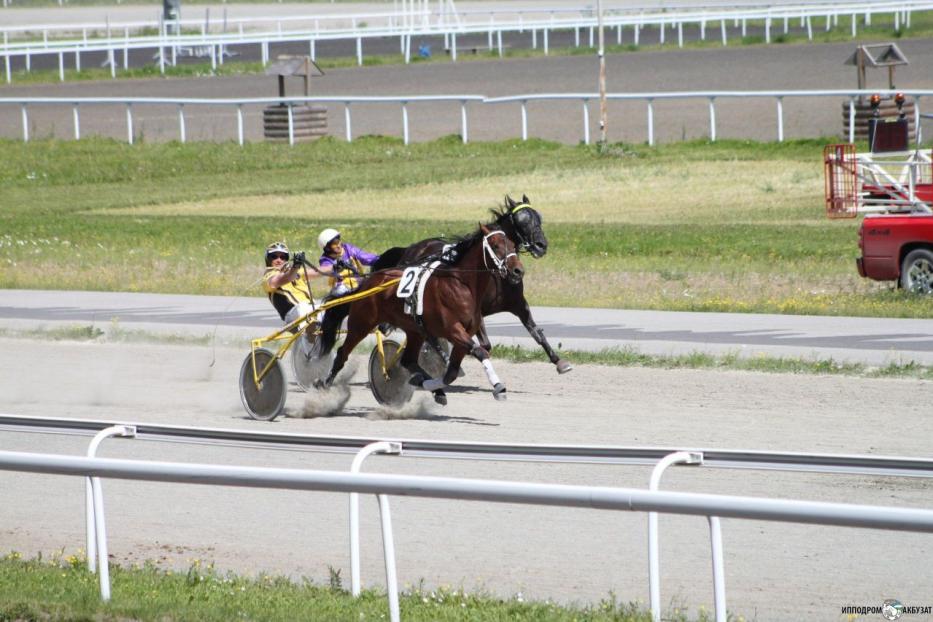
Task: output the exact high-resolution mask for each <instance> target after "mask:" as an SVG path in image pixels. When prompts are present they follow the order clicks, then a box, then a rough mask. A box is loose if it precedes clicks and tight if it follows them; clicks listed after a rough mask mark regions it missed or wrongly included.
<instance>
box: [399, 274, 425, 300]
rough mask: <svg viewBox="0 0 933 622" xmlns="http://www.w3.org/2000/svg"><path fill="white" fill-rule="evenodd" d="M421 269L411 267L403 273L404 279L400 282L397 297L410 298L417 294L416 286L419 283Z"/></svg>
mask: <svg viewBox="0 0 933 622" xmlns="http://www.w3.org/2000/svg"><path fill="white" fill-rule="evenodd" d="M420 271H421V268H419V267H418V266H409V267H407V268H405V272H403V273H402V279H401V281H399V285H398V289H397V290H396V292H395V295H396V296H398V297H399V298H408V297H409V296H411V295H412V294H414V293H415V285H416V284H417V282H418V273H419V272H420Z"/></svg>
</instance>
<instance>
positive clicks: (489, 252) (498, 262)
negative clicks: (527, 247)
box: [483, 230, 518, 277]
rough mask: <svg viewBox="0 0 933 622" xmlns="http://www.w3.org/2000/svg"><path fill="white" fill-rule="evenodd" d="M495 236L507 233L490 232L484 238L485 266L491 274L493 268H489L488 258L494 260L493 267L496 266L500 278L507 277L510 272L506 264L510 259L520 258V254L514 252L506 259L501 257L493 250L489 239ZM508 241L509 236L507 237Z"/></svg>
mask: <svg viewBox="0 0 933 622" xmlns="http://www.w3.org/2000/svg"><path fill="white" fill-rule="evenodd" d="M494 235H505V231H499V230H496V231H490V232H489V233H487V234H486V235H484V236H483V265H484V266H486V269H487V270H489V271H490V272H493V268H490V267H489V263H488V261H487V260H486V258H487V257H491V258H492V262H493V265H494V266H495V272H498V274H499V276H500V277H505V273H506V272H507V271H508V268H506V265H505V263H506V262H507V261H508V260H509V257H518V253H516V252H515V251H512V252H511V253H508V254H507V255H506V256H505V257H501V258H500V257H499V256H498V255H497V254H496V252H495V251H494V250H493V248H492V246H491V245H490V244H489V238H491V237H492V236H494ZM506 239H508V236H506Z"/></svg>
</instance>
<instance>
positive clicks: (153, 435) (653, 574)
mask: <svg viewBox="0 0 933 622" xmlns="http://www.w3.org/2000/svg"><path fill="white" fill-rule="evenodd" d="M0 426H2V428H3V429H10V430H36V431H42V432H58V433H70V434H92V433H93V434H94V437H93V439H92V440H91V442H90V444H89V447H88V451H87V457H88V458H94V457H95V454H96V451H97V449H98V447H99V446H100V444H101V442H103V440H104V439H106V438H110V437H123V438H138V439H141V440H149V441H159V442H172V441H175V442H185V443H189V442H197V443H202V444H222V445H227V446H234V447H257V446H264V447H266V448H268V449H289V450H294V449H298V448H301V449H305V450H308V451H328V452H334V451H336V452H355V457H354V459H353V462H352V464H351V466H350V473H351V474H355V473H359V471H360V469H361V467H362V464H363V461H364V460H365V459H366V458H367V457H368V456H370V455H372V454H383V455H394V456H400V455H403V449H404V455H406V456H409V457H417V458H429V459H430V458H439V459H450V458H459V459H471V460H509V461H516V460H519V461H534V462H541V461H555V462H567V463H601V464H616V465H618V464H628V465H635V464H637V465H654V469H653V471H652V473H651V478H650V482H649V484H648V489H649V491H657V490H658V487H659V485H660V479H661V476H662V474H663V473H664V471H665V470H666V469H667V468H668V467H670V466H673V465H693V466H704V467H712V468H739V469H754V470H762V469H764V470H780V471H809V472H819V473H827V474H862V475H869V474H870V475H883V476H906V477H921V478H930V477H933V460H930V459H923V458H899V457H891V456H855V455H837V454H802V453H786V452H785V453H781V452H760V451H747V450H723V449H705V450H704V449H691V450H675V449H671V448H650V447H649V448H634V447H608V446H553V445H506V444H490V443H467V442H458V441H431V440H409V439H394V440H381V441H375V440H373V439H365V438H359V437H334V436H309V435H297V434H277V433H263V432H252V431H250V432H247V431H240V430H225V429H213V428H191V427H181V426H165V425H158V424H133V425H128V424H115V425H110V424H108V422H103V421H91V420H74V419H60V418H43V417H22V416H16V415H0ZM23 455H24V454H15V456H17V457H20V456H23ZM31 456H36V455H35V454H31ZM39 459H41V457H40V458H39ZM123 462H125V461H123ZM132 464H133V465H135V466H136V467H138V468H139V469H146V468H148V467H146V466H145V465H146V464H155V465H158V464H161V463H141V462H134V463H132ZM173 466H174V467H175V468H176V470H177V469H182V468H183V465H173ZM4 468H9V469H12V468H13V467H9V466H4V465H3V463H2V456H0V470H2V469H4ZM23 470H26V469H23ZM30 470H34V471H37V472H51V471H47V470H41V471H40V470H39V469H30ZM247 471H250V470H249V469H247ZM262 471H263V472H265V473H272V472H273V471H272V470H268V469H264V470H262ZM275 471H278V470H275ZM55 472H58V471H55ZM289 473H292V474H293V473H301V472H295V471H289ZM72 474H74V473H72ZM88 475H89V477H88V478H87V484H86V488H87V492H86V526H87V554H88V568H89V570H91V572H95V571H96V570H97V568H98V567H99V569H100V573H99V581H100V590H101V597H102V598H103V599H104V600H108V599H109V598H110V584H109V574H108V573H109V571H108V566H107V561H106V560H107V540H106V528H105V520H104V509H103V491H102V487H101V483H100V476H99V474H91V473H90V472H88ZM134 479H137V478H134ZM138 479H145V478H142V477H139V478H138ZM149 479H153V478H149ZM422 479H423V478H422ZM428 479H429V480H432V481H434V480H437V481H444V482H448V483H451V485H459V483H462V482H463V481H464V480H450V479H445V480H438V479H437V478H428ZM158 481H179V480H170V479H161V480H158ZM184 481H185V482H189V483H190V479H189V478H186V479H184ZM203 483H216V484H224V483H225V482H223V481H220V480H216V481H206V480H205V481H204V482H203ZM227 485H249V484H227ZM533 486H537V487H541V490H542V491H544V490H548V491H550V492H555V487H549V486H547V485H540V484H539V485H533ZM269 487H272V483H271V481H270V482H269ZM314 489H316V490H324V488H314ZM556 489H559V490H560V491H563V492H565V491H567V490H574V491H575V492H579V491H580V489H581V487H567V486H559V487H556ZM590 489H591V488H589V487H587V488H586V490H590ZM600 490H608V489H600ZM359 492H360V491H358V490H355V489H354V490H353V491H351V492H350V495H349V499H350V506H349V527H350V566H351V592H352V594H353V595H354V596H358V595H359V594H360V589H361V588H360V586H361V580H360V570H359V569H360V560H359V556H360V552H359V551H360V547H359ZM386 492H388V491H384V492H377V493H376V495H377V498H378V501H379V509H380V516H381V523H382V534H383V550H384V556H385V562H386V585H387V595H388V599H389V608H390V612H391V614H392V619H393V620H397V619H398V594H397V589H398V585H397V575H396V569H395V546H394V539H393V532H392V523H391V515H390V510H389V501H388V496H387V494H385V493H386ZM403 494H404V493H403ZM555 494H556V493H555ZM701 497H702V495H701ZM451 498H471V499H476V498H482V499H486V500H493V501H495V500H501V501H505V499H493V498H486V497H465V496H461V497H451ZM733 499H741V498H733ZM743 501H744V499H743ZM541 503H542V504H550V505H562V504H563V503H558V502H554V503H546V502H544V501H541ZM786 503H788V502H779V505H782V506H784V507H792V506H793V504H794V503H800V502H790V503H791V505H790V506H787V505H785V504H786ZM819 505H821V506H830V505H832V504H819ZM589 507H596V506H592V505H591V506H589ZM833 507H835V509H836V510H837V512H836V514H834V515H833V517H831V518H827V519H826V520H827V521H829V522H823V524H849V523H839V522H832V521H833V520H838V518H839V517H840V516H841V515H840V514H839V512H838V510H842V512H844V513H846V515H848V513H849V512H850V511H851V512H854V513H856V514H858V513H859V512H861V510H862V509H863V508H864V507H866V506H842V505H839V504H835V505H834V506H833ZM629 509H635V508H629ZM823 509H827V508H826V507H824V508H823ZM647 511H648V553H649V555H648V557H649V572H648V587H649V595H650V605H651V611H652V617H653V619H654V620H660V613H661V606H660V558H659V552H658V515H657V512H658V511H665V510H651V509H648V510H647ZM666 511H672V510H666ZM920 512H927V511H926V510H920ZM687 513H691V512H687ZM725 515H727V514H726V513H718V515H711V514H708V515H707V519H708V522H709V529H710V544H711V555H712V570H713V597H714V611H715V616H716V620H717V621H721V620H722V621H724V620H726V619H727V613H726V589H725V570H724V561H723V554H722V533H721V525H720V521H719V516H725ZM931 516H933V515H931ZM744 517H746V518H752V516H744ZM824 518H825V515H824ZM775 520H782V519H775ZM787 520H792V521H793V522H821V521H819V520H810V521H807V520H804V519H802V518H799V517H798V518H795V519H787ZM859 526H866V525H859ZM902 527H903V526H902ZM879 528H893V527H892V526H891V525H888V526H887V527H879ZM903 528H907V529H909V527H903Z"/></svg>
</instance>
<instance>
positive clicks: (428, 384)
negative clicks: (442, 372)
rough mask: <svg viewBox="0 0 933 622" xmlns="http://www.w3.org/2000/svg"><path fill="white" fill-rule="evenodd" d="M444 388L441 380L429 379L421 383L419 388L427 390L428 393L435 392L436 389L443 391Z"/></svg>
mask: <svg viewBox="0 0 933 622" xmlns="http://www.w3.org/2000/svg"><path fill="white" fill-rule="evenodd" d="M444 386H445V385H444V380H443V379H442V378H431V379H430V380H425V381H424V382H422V383H421V388H422V389H427V390H428V391H437V390H438V389H443V388H444Z"/></svg>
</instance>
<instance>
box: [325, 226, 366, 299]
mask: <svg viewBox="0 0 933 622" xmlns="http://www.w3.org/2000/svg"><path fill="white" fill-rule="evenodd" d="M317 243H318V246H320V247H321V258H320V259H318V263H319V264H320V266H321V271H322V272H324V273H325V274H326V273H328V272H330V273H331V275H332V276H331V277H330V288H331V290H330V296H331V297H337V296H343V295H345V294H348V293H349V292H351V291H353V290H354V289H356V288H357V287H359V286H360V277H362V275H363V266H371V265H373V264H374V263H375V262H376V260H377V259H379V255H375V254H373V253H368V252H366V251H364V250H363V249H361V248H359V247H357V246H354V245H353V244H350V243H348V242H343V241H342V240H341V239H340V232H339V231H337V230H336V229H324V230H323V231H321V234H320V235H319V236H318V238H317Z"/></svg>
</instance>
